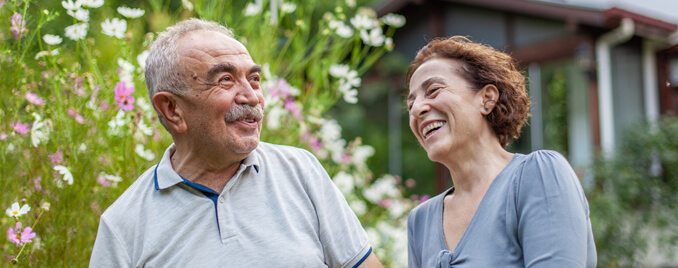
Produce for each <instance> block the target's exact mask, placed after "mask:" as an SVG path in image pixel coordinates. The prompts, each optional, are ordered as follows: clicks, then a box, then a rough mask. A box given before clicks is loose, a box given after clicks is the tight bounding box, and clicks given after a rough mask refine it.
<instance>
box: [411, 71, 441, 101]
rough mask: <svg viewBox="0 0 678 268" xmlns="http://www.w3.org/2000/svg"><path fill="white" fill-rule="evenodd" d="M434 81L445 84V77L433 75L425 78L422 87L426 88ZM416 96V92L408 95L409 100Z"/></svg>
mask: <svg viewBox="0 0 678 268" xmlns="http://www.w3.org/2000/svg"><path fill="white" fill-rule="evenodd" d="M433 83H439V84H445V79H443V78H442V77H439V76H434V77H431V78H429V79H426V80H424V82H422V83H421V86H420V88H421V89H426V88H428V87H429V86H431V84H433ZM414 98H415V97H414V94H411V93H410V95H407V101H411V100H413V99H414Z"/></svg>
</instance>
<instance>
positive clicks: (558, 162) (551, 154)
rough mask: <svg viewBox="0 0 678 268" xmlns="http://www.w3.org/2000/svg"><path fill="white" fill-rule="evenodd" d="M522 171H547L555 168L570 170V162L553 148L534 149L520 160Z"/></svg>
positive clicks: (563, 170) (564, 170)
mask: <svg viewBox="0 0 678 268" xmlns="http://www.w3.org/2000/svg"><path fill="white" fill-rule="evenodd" d="M521 162H522V163H521V164H522V169H521V170H522V172H523V173H525V172H528V173H531V172H539V173H542V172H548V171H550V170H557V171H562V172H569V171H571V170H572V167H571V166H570V163H569V162H568V161H567V159H565V157H564V156H563V155H562V154H560V153H559V152H557V151H553V150H536V151H533V152H531V153H529V154H527V155H524V156H523V159H522V161H521Z"/></svg>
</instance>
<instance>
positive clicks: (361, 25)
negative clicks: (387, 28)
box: [351, 14, 379, 30]
mask: <svg viewBox="0 0 678 268" xmlns="http://www.w3.org/2000/svg"><path fill="white" fill-rule="evenodd" d="M351 24H353V27H355V28H356V29H358V30H369V29H372V28H375V27H377V26H378V25H379V22H378V21H377V20H376V19H373V18H370V17H368V16H366V15H360V14H358V15H355V17H353V18H351Z"/></svg>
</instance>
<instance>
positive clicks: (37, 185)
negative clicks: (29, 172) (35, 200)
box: [31, 176, 42, 191]
mask: <svg viewBox="0 0 678 268" xmlns="http://www.w3.org/2000/svg"><path fill="white" fill-rule="evenodd" d="M31 181H33V186H34V187H35V189H36V190H38V191H42V184H41V182H42V177H40V176H37V177H35V178H33V179H32V180H31Z"/></svg>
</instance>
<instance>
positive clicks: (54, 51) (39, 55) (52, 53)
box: [34, 48, 59, 60]
mask: <svg viewBox="0 0 678 268" xmlns="http://www.w3.org/2000/svg"><path fill="white" fill-rule="evenodd" d="M49 55H52V56H56V55H59V49H58V48H57V49H54V50H52V51H40V52H38V54H35V58H34V59H36V60H37V59H39V58H42V57H45V56H49Z"/></svg>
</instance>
